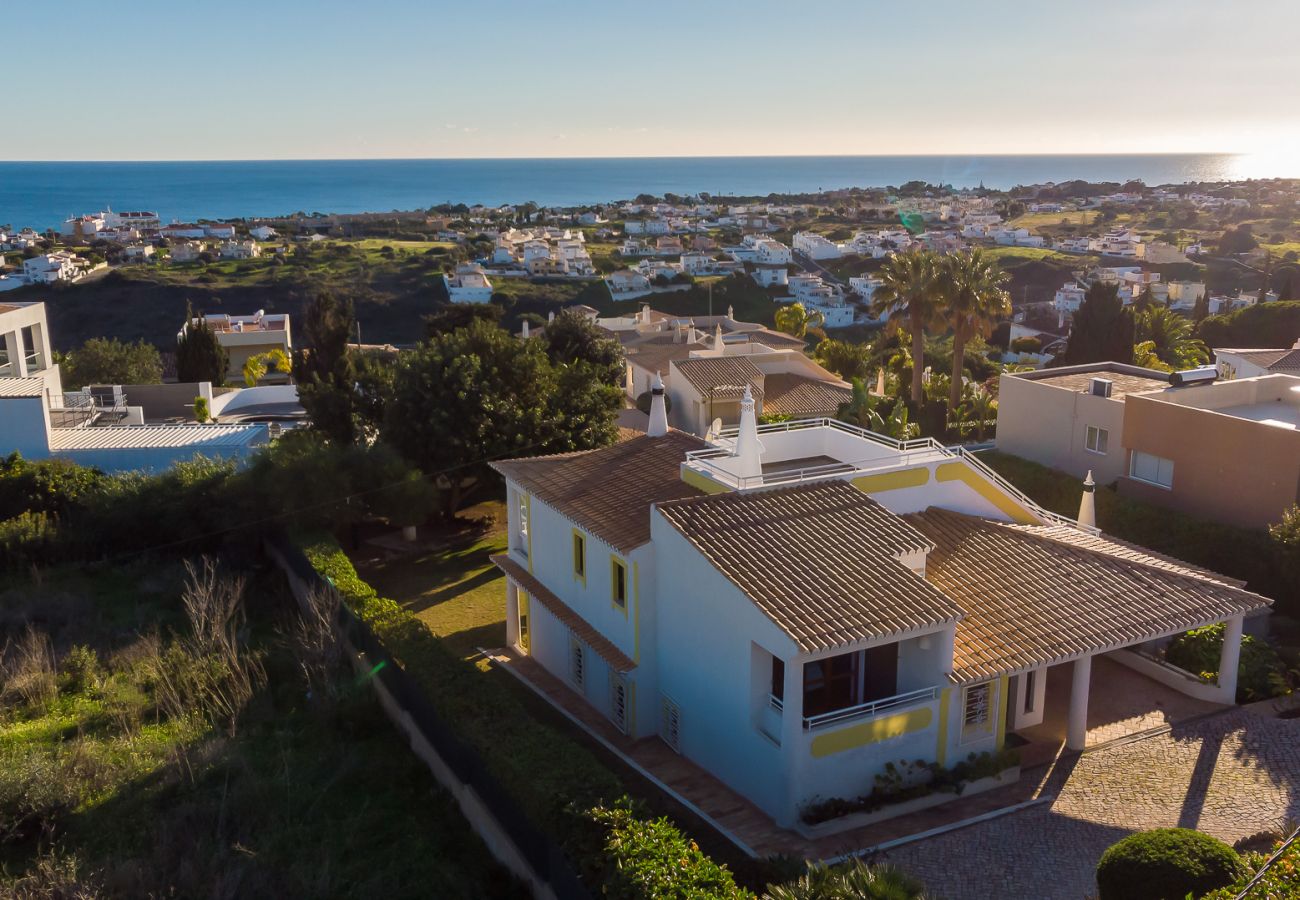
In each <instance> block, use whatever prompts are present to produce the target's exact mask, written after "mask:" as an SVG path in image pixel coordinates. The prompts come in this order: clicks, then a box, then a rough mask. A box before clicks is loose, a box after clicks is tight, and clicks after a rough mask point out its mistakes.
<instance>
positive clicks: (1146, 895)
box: [1097, 828, 1247, 900]
mask: <svg viewBox="0 0 1300 900" xmlns="http://www.w3.org/2000/svg"><path fill="white" fill-rule="evenodd" d="M1246 872H1247V869H1246V865H1245V863H1244V862H1243V861H1242V859H1241V857H1240V856H1239V855H1238V854H1237V851H1236V850H1233V849H1232V848H1231V847H1229V846H1228V845H1227V844H1225V843H1224V842H1223V841H1221V840H1219V839H1218V838H1215V837H1211V836H1210V835H1208V834H1201V833H1200V832H1199V831H1193V830H1191V829H1190V828H1157V829H1154V830H1152V831H1144V832H1139V833H1138V834H1133V835H1129V836H1128V837H1126V838H1124V839H1123V840H1122V841H1119V842H1118V843H1116V844H1114V845H1112V846H1111V848H1110V849H1109V850H1107V851H1106V852H1105V853H1103V854H1102V856H1101V861H1100V862H1099V863H1098V864H1097V896H1098V898H1099V900H1183V898H1185V897H1200V896H1202V895H1204V894H1206V893H1208V892H1210V891H1213V890H1217V889H1219V888H1222V887H1225V886H1227V885H1229V884H1232V883H1233V882H1234V881H1236V880H1237V879H1238V878H1240V877H1241V876H1243V875H1245V874H1246Z"/></svg>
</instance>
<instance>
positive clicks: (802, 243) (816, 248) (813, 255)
mask: <svg viewBox="0 0 1300 900" xmlns="http://www.w3.org/2000/svg"><path fill="white" fill-rule="evenodd" d="M790 244H791V246H792V247H793V249H794V251H795V252H796V253H802V254H803V255H804V256H806V257H808V258H809V259H839V258H840V257H841V256H843V255H844V249H843V248H842V247H841V246H840V245H839V244H837V243H835V242H834V241H832V240H829V239H828V238H826V237H824V236H823V235H820V234H817V233H816V232H813V231H800V232H796V233H795V236H794V237H793V238H792V239H791V241H790Z"/></svg>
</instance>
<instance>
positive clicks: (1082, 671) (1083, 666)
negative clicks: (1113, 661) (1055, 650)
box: [1065, 656, 1092, 750]
mask: <svg viewBox="0 0 1300 900" xmlns="http://www.w3.org/2000/svg"><path fill="white" fill-rule="evenodd" d="M1091 680H1092V657H1091V656H1081V657H1079V658H1078V659H1076V660H1075V661H1074V675H1073V678H1072V680H1071V682H1070V717H1069V719H1068V721H1067V723H1066V727H1065V746H1066V748H1067V749H1070V750H1082V749H1083V748H1084V746H1085V745H1086V744H1087V742H1088V684H1089V682H1090V681H1091Z"/></svg>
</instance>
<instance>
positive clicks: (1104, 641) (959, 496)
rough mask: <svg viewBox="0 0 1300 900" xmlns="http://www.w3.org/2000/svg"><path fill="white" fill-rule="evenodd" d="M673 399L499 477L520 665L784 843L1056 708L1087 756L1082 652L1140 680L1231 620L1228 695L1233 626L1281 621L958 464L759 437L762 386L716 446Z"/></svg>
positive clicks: (835, 436) (1215, 692)
mask: <svg viewBox="0 0 1300 900" xmlns="http://www.w3.org/2000/svg"><path fill="white" fill-rule="evenodd" d="M662 397H663V389H662V388H659V389H658V391H657V392H656V395H655V400H654V403H653V405H652V412H651V416H650V425H649V427H648V429H647V432H646V433H645V434H642V435H638V436H636V437H632V438H630V439H627V440H624V441H622V442H620V443H618V444H615V445H614V446H611V447H607V448H604V449H600V450H593V451H587V452H580V453H567V454H559V455H555V456H547V457H537V458H532V459H516V460H510V461H503V462H497V463H493V467H494V468H495V469H496V470H497V471H498V472H500V473H501V474H502V475H503V476H504V478H505V480H506V483H507V488H508V491H507V497H508V500H507V503H508V507H509V545H508V551H507V552H506V553H504V554H501V555H499V556H497V557H494V562H495V563H496V565H497V566H498V567H499V568H500V569H501V571H502V572H504V573H505V575H506V592H505V598H504V600H505V605H506V621H507V626H506V627H507V640H508V644H509V651H508V656H509V658H511V659H515V660H520V661H522V660H524V659H525V658H531V660H532V663H530V665H533V666H534V667H535V666H536V665H540V667H541V668H542V669H543V670H545V673H549V674H548V675H547V677H548V678H550V679H552V680H558V681H561V682H563V683H564V684H565V685H567V687H568V689H569V690H570V691H571V692H572V694H570V695H568V696H569V697H572V698H574V699H573V702H575V703H577V702H579V701H578V700H577V698H581V700H582V701H585V703H586V704H589V705H590V706H591V707H593V708H594V709H595V710H597V711H598V712H599V713H600V714H601V715H603V716H604V717H606V718H607V719H608V721H609V722H611V723H612V725H613V727H614V728H616V729H618V730H619V731H621V732H623V733H624V734H626V735H627V736H628V737H629V738H631V739H634V740H642V739H644V740H661V741H663V742H665V743H666V744H667V745H668V746H669V747H671V748H672V749H673V750H674V751H676V752H677V753H680V754H681V755H682V756H684V757H686V758H687V759H689V760H690V761H691V762H693V763H694V764H696V765H697V766H699V767H700V768H702V769H703V770H704V771H705V772H707V773H708V774H709V775H710V776H711V777H712V778H714V779H716V780H717V781H719V782H721V783H723V784H724V785H725V786H726V787H727V788H729V789H730V790H732V791H734V792H736V793H738V794H740V795H741V796H743V797H744V798H746V799H747V800H749V801H751V802H752V803H753V804H755V805H756V806H757V807H758V808H759V809H761V810H762V811H763V812H764V813H765V814H766V815H768V816H770V817H771V818H772V819H773V820H774V821H775V822H776V823H777V824H778V825H780V826H782V827H796V826H798V825H799V823H800V819H801V813H802V812H803V811H805V810H806V809H807V808H808V807H809V806H810V805H811V804H814V803H816V802H818V801H819V800H825V799H828V798H855V797H858V796H861V795H863V794H864V793H868V792H870V791H871V789H872V786H873V783H874V776H875V775H876V774H877V773H879V772H881V771H882V769H883V767H884V766H885V765H886V763H889V762H891V761H897V760H900V759H906V760H922V761H926V762H936V763H939V764H941V765H946V766H951V765H953V764H954V763H956V762H958V761H961V760H963V759H966V758H967V757H968V756H969V755H970V754H978V753H982V752H986V751H988V752H992V751H996V750H998V749H999V748H1001V747H1003V746H1004V745H1005V744H1006V742H1007V737H1008V735H1009V734H1010V733H1012V732H1017V731H1020V730H1022V729H1026V728H1031V727H1033V726H1035V725H1036V724H1037V723H1040V722H1042V721H1043V719H1044V715H1045V707H1046V706H1048V705H1052V704H1058V703H1061V704H1064V705H1066V706H1068V712H1067V713H1066V718H1067V721H1068V727H1067V729H1066V735H1065V738H1066V742H1067V744H1068V745H1069V746H1070V747H1072V748H1076V749H1077V748H1081V747H1082V746H1083V743H1084V740H1085V736H1086V728H1087V710H1088V693H1089V686H1090V683H1091V672H1092V661H1093V659H1094V658H1095V657H1097V656H1099V655H1102V654H1105V655H1107V656H1108V657H1109V659H1111V660H1116V661H1118V662H1122V663H1124V664H1125V665H1127V666H1131V667H1132V668H1134V669H1136V670H1137V671H1139V672H1147V668H1143V666H1144V664H1146V663H1145V661H1146V657H1141V656H1138V655H1137V654H1136V653H1133V652H1132V650H1134V649H1136V648H1142V647H1143V646H1144V645H1146V646H1149V645H1151V644H1152V643H1153V642H1159V641H1162V640H1163V639H1165V638H1167V637H1169V636H1170V635H1174V634H1177V633H1179V632H1182V631H1185V630H1187V629H1189V628H1194V627H1198V626H1202V625H1207V624H1211V623H1216V622H1226V623H1227V638H1228V639H1227V640H1225V642H1224V650H1223V657H1222V659H1221V660H1220V663H1221V671H1222V672H1223V673H1224V675H1223V676H1222V677H1221V679H1220V682H1219V683H1218V684H1208V685H1207V684H1205V683H1202V682H1195V684H1196V687H1197V689H1198V690H1200V691H1201V692H1203V693H1206V694H1209V695H1212V696H1213V697H1215V698H1219V699H1221V700H1223V701H1224V702H1231V700H1232V698H1233V696H1234V692H1235V677H1236V676H1235V673H1236V671H1237V659H1238V653H1239V648H1240V637H1241V634H1242V630H1241V629H1242V621H1243V617H1245V616H1248V615H1252V614H1257V613H1262V612H1264V611H1265V610H1266V609H1267V607H1268V605H1269V603H1270V601H1268V600H1267V599H1265V598H1263V597H1261V596H1258V595H1256V594H1253V593H1250V592H1248V591H1246V590H1244V589H1242V588H1241V586H1240V585H1239V584H1238V583H1236V582H1231V581H1229V580H1228V579H1224V578H1221V577H1219V576H1216V575H1213V574H1212V573H1209V572H1206V571H1204V570H1201V569H1194V568H1192V567H1190V566H1185V565H1183V564H1181V563H1178V562H1177V561H1175V560H1171V559H1168V558H1165V557H1157V556H1154V555H1151V554H1148V553H1146V552H1144V551H1143V550H1141V549H1140V548H1137V547H1134V546H1131V545H1127V544H1120V543H1116V542H1113V541H1111V540H1108V539H1107V538H1105V537H1104V536H1102V535H1100V534H1099V533H1097V531H1096V529H1095V528H1089V527H1080V526H1077V525H1076V523H1074V522H1073V521H1072V520H1068V519H1063V518H1061V517H1058V516H1055V515H1052V514H1050V513H1048V512H1046V511H1044V510H1042V509H1041V508H1039V507H1037V506H1035V505H1034V504H1033V503H1032V502H1031V501H1030V500H1029V499H1028V498H1026V497H1025V496H1024V495H1023V494H1021V493H1020V492H1018V491H1017V490H1016V489H1015V488H1013V487H1011V486H1010V485H1009V484H1007V483H1006V482H1005V481H1003V480H1001V479H1000V478H999V477H998V476H997V475H996V474H994V473H993V472H992V471H991V470H989V469H987V468H986V467H985V466H984V465H983V464H982V463H980V462H979V461H978V460H977V459H976V458H975V457H974V456H972V455H970V454H969V453H967V452H965V451H963V450H961V449H955V450H954V449H947V448H944V447H943V446H941V445H939V444H937V443H935V442H933V441H931V440H928V439H922V440H915V441H909V442H905V443H903V442H898V441H895V440H892V439H890V438H885V437H882V436H879V435H875V434H871V433H869V432H865V431H862V430H859V429H857V428H852V427H849V426H846V425H844V424H842V423H839V422H836V421H833V420H828V419H811V420H805V421H795V422H785V423H781V424H778V425H770V426H762V427H760V426H758V425H757V424H756V409H755V406H756V403H755V399H754V397H753V392H752V390H750V389H747V390H745V392H744V393H743V394H741V395H740V404H741V410H742V412H741V418H740V423H739V427H738V428H736V429H730V430H726V431H723V432H722V433H721V434H719V435H717V436H715V437H714V438H713V439H712V440H709V441H706V440H703V439H701V438H697V437H693V436H691V435H688V434H685V433H683V432H680V431H676V430H672V429H670V428H669V427H668V420H667V415H666V412H665V409H664V402H663V399H662ZM1153 665H1154V664H1153V663H1152V664H1149V666H1153ZM521 671H523V670H521ZM1134 677H1141V676H1138V675H1135V676H1134ZM1151 677H1155V676H1151ZM1062 678H1064V680H1065V681H1064V683H1065V684H1068V685H1069V696H1068V701H1064V700H1061V699H1060V698H1059V696H1058V694H1057V693H1056V691H1055V689H1053V691H1048V690H1047V686H1048V682H1049V680H1050V681H1051V682H1052V683H1053V684H1054V685H1060V684H1062V682H1061V679H1062ZM1168 683H1169V684H1175V683H1176V682H1175V681H1173V680H1171V681H1170V682H1168ZM1188 683H1189V684H1190V683H1192V682H1191V680H1189V681H1188ZM554 690H560V688H559V687H556V688H554ZM1189 690H1190V689H1189ZM1051 697H1056V698H1057V699H1056V700H1053V701H1051V703H1050V704H1049V698H1051ZM565 702H569V701H565ZM1053 709H1054V710H1055V711H1057V712H1059V710H1057V709H1056V707H1055V706H1053ZM1008 773H1009V774H1008V777H1010V776H1012V775H1014V772H1013V771H1012V770H1008Z"/></svg>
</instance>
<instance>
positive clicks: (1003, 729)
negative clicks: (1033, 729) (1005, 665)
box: [997, 675, 1008, 750]
mask: <svg viewBox="0 0 1300 900" xmlns="http://www.w3.org/2000/svg"><path fill="white" fill-rule="evenodd" d="M1007 683H1008V682H1007V676H1006V675H1003V676H1002V677H1001V678H999V679H998V740H997V747H998V749H999V750H1001V749H1002V745H1003V744H1004V743H1006V740H1007Z"/></svg>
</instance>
